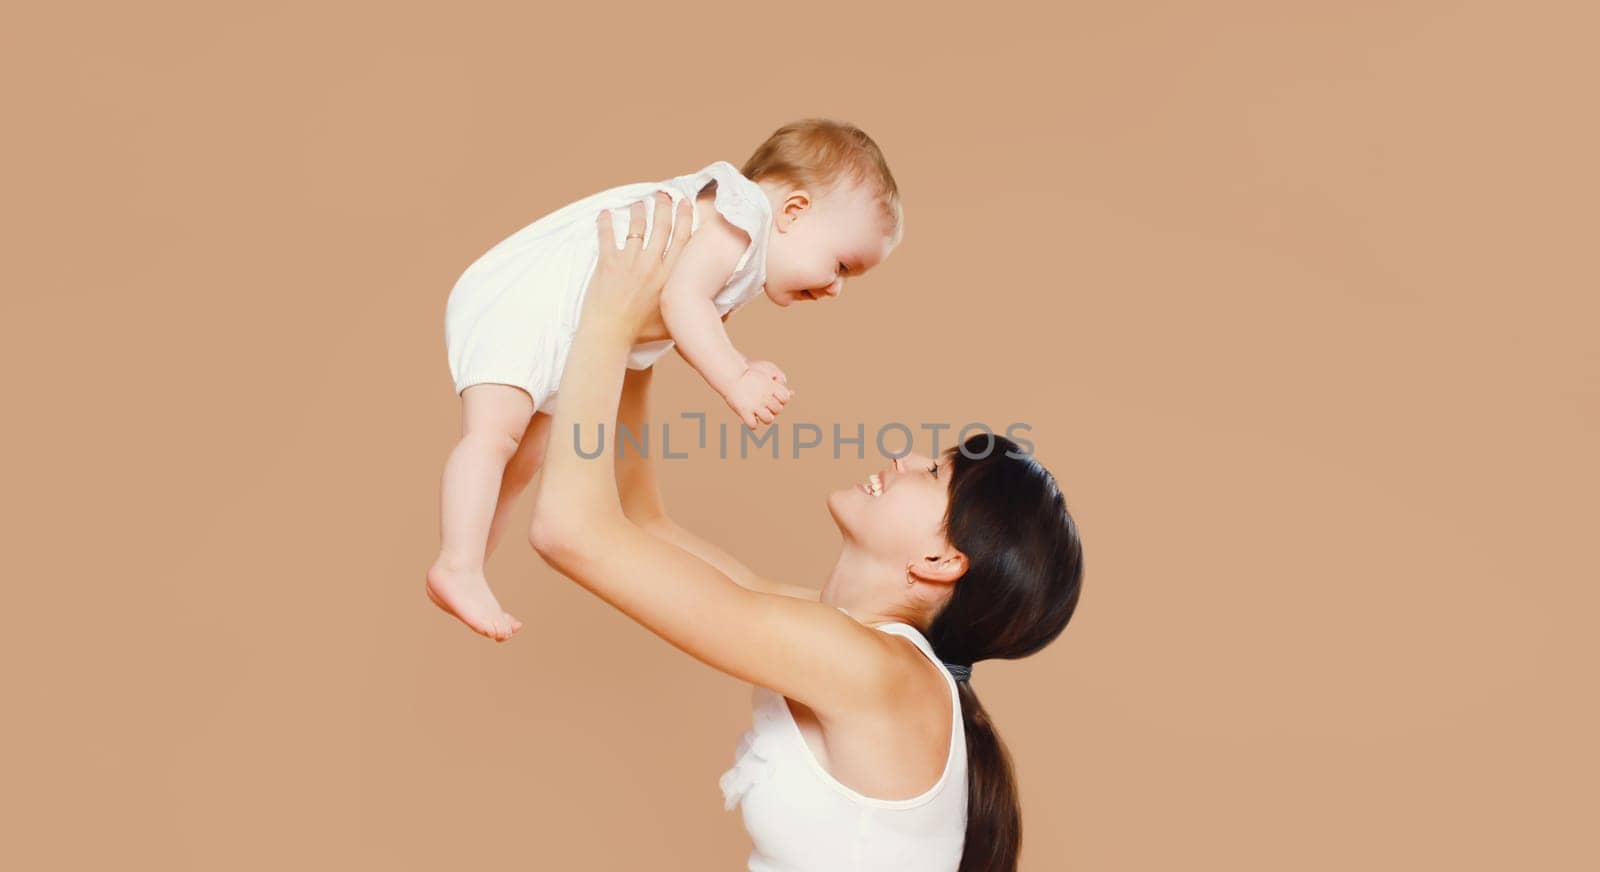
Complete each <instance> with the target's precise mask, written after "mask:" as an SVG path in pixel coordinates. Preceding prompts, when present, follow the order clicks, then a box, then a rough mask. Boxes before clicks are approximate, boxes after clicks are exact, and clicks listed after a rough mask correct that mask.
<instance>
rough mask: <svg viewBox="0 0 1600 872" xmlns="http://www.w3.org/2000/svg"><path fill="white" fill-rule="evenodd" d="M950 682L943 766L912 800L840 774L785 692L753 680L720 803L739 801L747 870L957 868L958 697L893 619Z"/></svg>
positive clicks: (960, 817) (927, 648)
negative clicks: (809, 738)
mask: <svg viewBox="0 0 1600 872" xmlns="http://www.w3.org/2000/svg"><path fill="white" fill-rule="evenodd" d="M876 629H879V630H882V631H884V632H886V633H893V634H895V635H898V636H905V637H906V638H908V639H910V640H911V641H912V642H913V643H915V644H916V646H917V647H918V648H919V649H921V650H922V653H923V654H925V655H927V657H928V659H929V660H932V661H933V663H934V665H935V666H938V667H939V672H940V673H941V674H942V675H944V678H945V682H946V683H947V684H948V685H949V686H950V706H951V723H950V751H949V753H948V755H947V756H946V759H945V767H944V773H943V774H942V775H941V776H940V777H939V780H938V782H936V783H935V784H934V785H933V786H932V787H930V788H928V790H927V791H925V792H924V793H922V794H921V795H919V796H915V797H912V798H910V799H875V798H873V797H870V796H864V795H862V794H860V793H857V792H856V791H854V790H852V789H850V788H849V787H846V786H845V785H843V784H841V783H839V781H837V780H836V779H834V777H833V776H832V775H830V774H828V771H827V770H826V769H824V768H822V764H821V763H819V762H818V761H817V758H816V757H815V756H813V755H812V753H811V748H810V747H809V746H807V745H806V740H805V737H804V736H803V735H801V733H800V727H799V725H798V724H796V723H795V721H794V716H793V715H792V714H791V713H790V711H789V705H788V702H787V701H786V700H785V699H784V697H783V695H782V694H779V693H776V692H774V691H771V690H768V689H767V688H764V687H757V688H755V693H754V716H753V718H752V721H753V723H752V725H751V728H750V730H749V731H748V732H746V733H745V734H744V736H743V738H741V739H740V741H739V748H738V751H737V752H736V753H735V760H734V765H733V768H731V769H729V770H728V771H727V772H725V773H723V775H722V780H721V787H722V796H723V800H724V802H725V804H726V808H728V809H732V808H733V807H734V806H735V805H739V806H741V811H742V813H743V815H744V826H745V830H746V831H747V832H748V833H749V834H750V840H751V842H752V843H753V846H754V849H753V850H752V851H751V852H750V859H749V866H748V868H749V870H750V872H879V870H896V872H901V870H912V869H914V870H917V872H955V869H956V868H957V867H958V866H959V865H960V864H961V849H962V844H963V842H964V841H965V838H966V831H967V739H966V732H965V730H964V729H963V727H962V721H961V698H960V696H959V693H958V691H957V689H956V683H955V679H954V678H952V677H951V676H950V673H949V672H947V671H946V670H945V668H944V666H943V665H941V664H940V662H939V658H938V656H937V655H936V654H934V652H933V646H932V645H930V644H929V643H928V640H927V639H925V638H923V636H922V634H921V633H920V632H918V631H917V629H916V628H915V627H912V626H911V625H909V624H903V623H899V622H895V623H888V624H879V625H877V626H876Z"/></svg>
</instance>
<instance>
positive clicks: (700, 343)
mask: <svg viewBox="0 0 1600 872" xmlns="http://www.w3.org/2000/svg"><path fill="white" fill-rule="evenodd" d="M749 244H750V240H749V237H747V236H746V235H745V233H744V231H742V230H740V229H739V228H737V227H735V226H733V225H732V224H730V223H729V222H728V220H727V219H726V218H724V217H722V215H720V214H718V213H716V212H712V213H711V214H710V215H709V216H708V217H707V218H706V219H704V220H703V221H702V222H701V224H700V227H699V228H698V229H697V230H695V232H694V235H693V236H691V237H689V241H688V242H687V243H686V244H685V246H684V249H683V254H682V256H681V257H680V258H679V260H678V264H677V266H676V267H674V268H673V270H672V275H671V276H669V277H668V278H667V284H666V286H665V287H664V288H662V290H661V320H662V322H663V323H665V324H666V327H667V332H669V333H671V334H672V339H673V342H674V343H676V345H677V349H678V353H679V354H680V355H682V356H683V359H684V360H686V361H688V362H689V365H690V366H692V367H694V368H695V370H696V371H698V372H699V373H700V375H701V377H702V378H704V379H705V380H706V384H709V385H710V386H711V388H712V390H715V391H716V392H717V393H718V394H720V395H722V397H723V399H725V400H727V402H728V405H729V406H731V407H732V408H733V410H734V412H735V413H737V414H738V415H739V417H740V419H741V420H743V421H744V423H745V424H746V425H748V426H750V427H751V428H754V427H755V426H756V425H757V423H763V424H766V423H771V422H772V418H773V416H775V415H776V414H777V413H778V412H779V411H781V410H782V408H783V404H784V403H785V402H787V401H788V399H789V396H790V391H789V389H788V388H787V387H786V386H784V385H783V384H782V383H781V381H779V380H778V379H776V378H774V376H773V375H772V372H773V371H774V370H775V368H772V367H770V365H769V367H759V366H758V367H756V368H754V369H752V368H751V366H750V362H749V361H748V360H746V359H745V356H744V355H743V354H741V353H739V350H738V349H737V348H735V347H734V346H733V340H731V339H729V338H728V331H727V329H726V328H725V327H724V326H723V317H724V316H721V315H719V314H718V313H717V307H716V304H715V303H714V302H713V301H712V298H713V297H714V296H715V295H716V293H717V291H719V290H721V289H722V287H723V285H724V284H725V283H726V282H727V280H728V276H729V275H730V274H732V272H733V268H734V267H735V266H737V265H738V262H739V257H740V256H741V255H742V254H744V250H745V248H746V247H747V246H748V245H749Z"/></svg>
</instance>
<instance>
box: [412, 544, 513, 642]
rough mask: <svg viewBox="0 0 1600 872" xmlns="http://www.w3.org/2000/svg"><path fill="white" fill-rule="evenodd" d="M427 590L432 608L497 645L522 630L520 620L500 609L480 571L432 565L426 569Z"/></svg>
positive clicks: (438, 564) (441, 564) (437, 564)
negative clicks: (457, 620) (442, 611)
mask: <svg viewBox="0 0 1600 872" xmlns="http://www.w3.org/2000/svg"><path fill="white" fill-rule="evenodd" d="M427 591H428V599H431V600H433V604H434V605H436V606H438V607H439V608H441V609H444V610H445V611H447V612H449V613H450V614H452V615H455V616H456V617H458V618H460V619H461V621H462V623H465V624H466V625H467V626H469V627H471V628H472V629H474V630H476V631H478V632H479V633H482V634H483V635H485V636H488V637H489V638H491V639H494V640H495V641H497V642H504V641H505V640H507V639H509V638H511V636H512V634H513V633H515V632H517V631H518V630H520V629H522V622H521V621H519V620H517V619H516V618H513V617H511V615H510V614H509V613H507V612H506V610H505V609H502V608H500V602H499V600H496V599H495V598H494V594H493V593H492V592H490V590H489V580H488V579H486V578H484V577H483V573H482V572H473V571H471V570H461V569H455V568H453V567H450V566H447V565H445V564H443V563H435V564H434V565H433V568H432V569H429V570H428V584H427Z"/></svg>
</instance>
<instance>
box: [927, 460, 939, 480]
mask: <svg viewBox="0 0 1600 872" xmlns="http://www.w3.org/2000/svg"><path fill="white" fill-rule="evenodd" d="M928 471H929V472H931V473H933V477H934V478H938V477H939V464H937V463H935V464H934V465H932V466H930V467H928Z"/></svg>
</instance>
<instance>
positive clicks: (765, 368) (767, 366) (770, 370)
mask: <svg viewBox="0 0 1600 872" xmlns="http://www.w3.org/2000/svg"><path fill="white" fill-rule="evenodd" d="M745 366H747V367H749V368H750V369H753V370H755V371H756V372H759V373H764V374H766V375H769V376H771V377H772V378H774V379H776V380H777V381H780V382H782V383H783V384H788V383H789V377H788V376H786V375H784V374H783V370H781V369H779V368H778V365H777V364H776V363H773V362H772V361H770V360H752V361H748V362H747V363H745Z"/></svg>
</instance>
